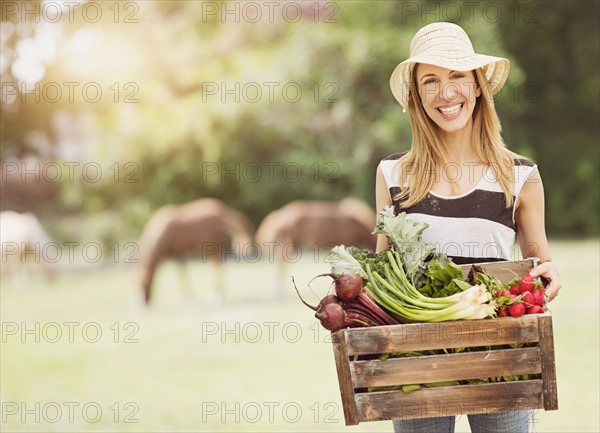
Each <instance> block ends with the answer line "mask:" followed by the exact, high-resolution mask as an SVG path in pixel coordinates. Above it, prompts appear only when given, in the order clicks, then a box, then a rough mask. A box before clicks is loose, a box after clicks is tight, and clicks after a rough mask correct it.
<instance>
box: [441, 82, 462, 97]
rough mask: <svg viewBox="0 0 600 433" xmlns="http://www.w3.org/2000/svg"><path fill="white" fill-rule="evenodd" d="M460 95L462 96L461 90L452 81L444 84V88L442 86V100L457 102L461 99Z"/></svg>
mask: <svg viewBox="0 0 600 433" xmlns="http://www.w3.org/2000/svg"><path fill="white" fill-rule="evenodd" d="M459 95H460V89H459V87H458V85H457V84H456V83H453V82H451V81H447V82H445V83H442V86H441V98H442V99H444V100H446V101H449V102H456V101H458V99H459Z"/></svg>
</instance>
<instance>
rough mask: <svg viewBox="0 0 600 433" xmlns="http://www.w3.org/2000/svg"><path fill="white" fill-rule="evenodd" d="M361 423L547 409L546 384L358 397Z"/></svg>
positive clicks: (390, 393) (395, 392) (442, 388)
mask: <svg viewBox="0 0 600 433" xmlns="http://www.w3.org/2000/svg"><path fill="white" fill-rule="evenodd" d="M356 405H357V409H358V419H359V421H361V422H362V421H380V420H390V419H414V418H428V417H434V416H451V415H460V414H475V413H493V412H505V411H513V410H525V409H536V408H541V407H543V406H542V405H543V402H542V381H541V380H527V381H518V382H505V383H490V384H480V385H459V386H449V387H440V388H426V389H421V390H418V391H414V392H411V393H408V394H405V393H403V392H402V391H388V392H371V393H365V394H357V396H356Z"/></svg>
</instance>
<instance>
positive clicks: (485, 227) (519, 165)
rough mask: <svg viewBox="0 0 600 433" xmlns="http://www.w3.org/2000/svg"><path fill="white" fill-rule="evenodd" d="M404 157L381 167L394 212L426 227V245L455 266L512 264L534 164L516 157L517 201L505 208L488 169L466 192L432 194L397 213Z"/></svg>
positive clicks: (393, 157) (389, 159)
mask: <svg viewBox="0 0 600 433" xmlns="http://www.w3.org/2000/svg"><path fill="white" fill-rule="evenodd" d="M404 154H405V153H396V154H393V155H390V156H388V157H387V158H385V159H383V160H382V161H381V162H380V164H379V166H380V168H381V170H382V172H383V176H384V178H385V182H386V185H387V188H388V190H389V192H390V197H391V199H392V204H393V206H394V211H395V213H396V214H398V213H399V212H406V213H407V214H408V215H409V218H411V219H413V220H416V221H419V222H425V223H427V224H429V227H428V228H427V229H426V230H425V231H424V232H423V235H422V240H423V241H424V242H430V243H433V244H435V246H436V250H437V251H438V252H440V253H444V254H446V255H448V256H449V257H450V258H451V259H452V260H453V261H454V262H455V263H457V264H464V263H482V262H492V261H502V260H514V248H515V240H516V228H517V227H516V224H515V205H516V203H517V201H518V198H519V193H520V192H521V188H522V187H523V184H524V183H525V181H526V180H527V178H529V176H531V174H532V173H534V172H535V170H536V169H537V166H536V165H535V164H534V163H533V162H531V161H529V160H527V159H515V165H514V170H515V185H514V188H513V193H514V197H515V200H514V202H513V205H512V206H511V207H509V208H507V207H506V201H505V198H504V191H503V190H502V187H501V186H500V183H499V182H498V180H497V179H496V177H495V175H494V172H493V171H492V169H491V168H490V167H487V169H485V173H484V175H483V178H482V179H481V180H480V181H479V183H477V184H476V185H475V186H474V187H473V188H472V189H471V190H470V191H467V192H465V193H463V194H461V195H458V196H451V197H446V196H441V195H439V194H436V193H434V192H431V191H430V192H429V193H428V194H427V195H426V196H425V198H424V199H423V200H422V201H421V202H419V203H418V204H416V205H414V206H412V207H410V208H406V209H401V208H400V204H399V202H398V201H397V200H396V199H394V197H395V196H396V195H397V194H398V193H399V192H400V187H399V173H398V170H396V169H395V168H396V166H397V165H398V160H399V159H400V158H401V157H402V156H403V155H404ZM457 168H458V167H457ZM466 168H468V167H466ZM471 169H472V167H471Z"/></svg>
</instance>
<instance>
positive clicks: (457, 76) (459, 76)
mask: <svg viewBox="0 0 600 433" xmlns="http://www.w3.org/2000/svg"><path fill="white" fill-rule="evenodd" d="M452 78H454V79H455V80H456V79H460V78H465V75H464V74H454V75H453V76H452Z"/></svg>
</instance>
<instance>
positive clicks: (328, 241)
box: [256, 198, 377, 286]
mask: <svg viewBox="0 0 600 433" xmlns="http://www.w3.org/2000/svg"><path fill="white" fill-rule="evenodd" d="M375 222H376V215H375V213H374V211H373V210H372V209H371V208H370V207H369V206H368V205H367V204H365V203H364V202H362V201H360V200H358V199H355V198H347V199H344V200H342V201H339V202H327V201H301V200H298V201H292V202H290V203H288V204H286V205H285V206H283V207H281V208H280V209H277V210H275V211H273V212H271V213H269V214H268V215H267V216H266V217H265V218H264V219H263V221H262V222H261V224H260V226H259V228H258V230H257V232H256V242H257V244H258V246H259V247H260V248H261V249H263V251H273V250H274V251H275V254H274V255H273V257H274V258H275V261H276V263H277V264H278V266H277V267H278V274H279V282H278V285H279V286H282V277H283V268H284V264H285V262H287V261H289V260H290V259H292V257H291V256H290V254H292V253H293V254H294V260H295V258H296V257H297V254H298V252H299V251H301V248H302V247H306V246H309V247H311V250H314V252H316V251H320V250H330V249H331V248H332V247H333V246H335V245H340V244H344V245H346V246H349V245H354V246H356V247H359V248H366V249H369V250H372V251H373V250H375V245H376V242H377V239H376V236H375V235H374V234H372V232H373V230H374V228H375Z"/></svg>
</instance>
